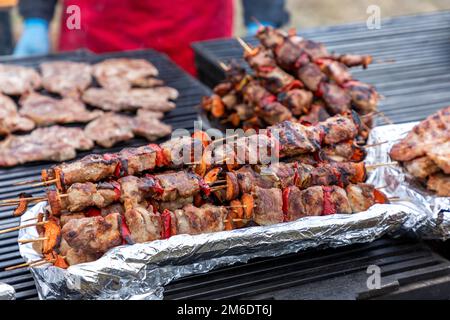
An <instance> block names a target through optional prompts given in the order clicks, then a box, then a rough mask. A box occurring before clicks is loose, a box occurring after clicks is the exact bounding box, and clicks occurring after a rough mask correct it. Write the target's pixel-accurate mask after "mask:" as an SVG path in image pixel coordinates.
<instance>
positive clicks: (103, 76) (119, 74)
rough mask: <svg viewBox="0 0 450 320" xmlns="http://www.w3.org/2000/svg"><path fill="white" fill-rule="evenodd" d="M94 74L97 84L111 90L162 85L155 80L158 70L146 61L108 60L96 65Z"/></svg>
mask: <svg viewBox="0 0 450 320" xmlns="http://www.w3.org/2000/svg"><path fill="white" fill-rule="evenodd" d="M93 73H94V76H95V79H96V80H97V82H98V83H99V84H100V85H101V86H102V87H104V88H109V89H129V88H131V87H132V86H142V87H152V86H154V85H160V84H161V81H158V80H157V79H154V78H153V77H156V76H158V69H156V67H155V66H154V65H153V64H152V63H150V62H149V61H147V60H144V59H127V58H117V59H107V60H104V61H102V62H99V63H97V64H95V65H94V72H93Z"/></svg>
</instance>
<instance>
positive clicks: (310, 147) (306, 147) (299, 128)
mask: <svg viewBox="0 0 450 320" xmlns="http://www.w3.org/2000/svg"><path fill="white" fill-rule="evenodd" d="M270 130H271V133H272V136H274V137H276V138H277V139H278V140H279V143H280V155H281V156H284V157H289V156H294V155H297V154H302V153H312V152H315V151H317V150H319V149H320V140H321V139H320V130H319V129H318V128H316V127H312V126H311V127H307V126H304V125H301V124H299V123H294V122H289V121H284V122H281V123H279V124H277V125H274V126H272V127H270Z"/></svg>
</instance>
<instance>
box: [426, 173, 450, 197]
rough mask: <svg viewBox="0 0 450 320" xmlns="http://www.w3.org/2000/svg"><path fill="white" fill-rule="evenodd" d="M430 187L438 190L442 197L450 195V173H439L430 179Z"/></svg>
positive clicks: (437, 192)
mask: <svg viewBox="0 0 450 320" xmlns="http://www.w3.org/2000/svg"><path fill="white" fill-rule="evenodd" d="M427 187H428V189H430V190H432V191H436V194H437V195H438V196H440V197H450V175H448V174H442V173H437V174H434V175H432V176H431V177H430V178H429V179H428V183H427Z"/></svg>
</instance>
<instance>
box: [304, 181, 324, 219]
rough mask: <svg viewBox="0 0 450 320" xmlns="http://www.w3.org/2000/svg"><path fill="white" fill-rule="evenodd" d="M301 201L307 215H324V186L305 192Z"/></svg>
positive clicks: (311, 188)
mask: <svg viewBox="0 0 450 320" xmlns="http://www.w3.org/2000/svg"><path fill="white" fill-rule="evenodd" d="M301 199H302V204H303V208H304V210H305V211H304V214H305V215H308V216H320V215H322V213H323V209H324V193H323V188H322V186H314V187H310V188H308V189H305V190H303V191H302V194H301Z"/></svg>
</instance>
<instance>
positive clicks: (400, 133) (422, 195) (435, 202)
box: [366, 122, 450, 240]
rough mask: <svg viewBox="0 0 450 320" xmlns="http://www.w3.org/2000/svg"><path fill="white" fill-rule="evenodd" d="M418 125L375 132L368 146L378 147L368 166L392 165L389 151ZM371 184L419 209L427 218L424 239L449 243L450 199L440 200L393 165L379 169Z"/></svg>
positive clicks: (421, 230)
mask: <svg viewBox="0 0 450 320" xmlns="http://www.w3.org/2000/svg"><path fill="white" fill-rule="evenodd" d="M416 124H418V122H413V123H404V124H396V125H386V126H379V127H376V128H374V129H373V130H372V131H371V133H370V136H369V140H368V144H369V145H370V144H378V143H380V145H377V146H376V147H373V148H369V149H368V155H367V160H366V163H367V164H380V163H390V162H392V160H391V159H390V157H389V151H390V150H391V148H392V145H393V144H395V143H396V142H398V141H399V140H400V139H402V138H404V137H405V136H406V134H407V133H408V132H409V131H410V130H411V129H412V128H413V127H414V126H415V125H416ZM368 182H369V183H372V184H374V185H375V186H377V187H383V190H382V191H383V192H384V193H386V194H387V195H388V196H389V197H396V198H398V200H399V201H398V203H401V204H403V205H406V206H410V207H413V208H415V210H419V211H420V212H423V213H425V214H426V217H427V218H426V219H425V221H424V223H422V225H421V226H416V228H417V230H416V232H417V233H418V235H419V236H420V237H422V238H424V239H439V240H447V239H449V238H450V198H449V197H439V196H436V195H435V194H434V193H433V192H431V191H428V190H427V189H426V188H425V186H424V185H423V184H422V183H421V181H419V180H418V179H415V178H414V177H412V176H411V175H409V174H408V173H407V172H406V171H405V170H404V169H403V168H402V167H401V166H399V165H392V166H384V167H378V168H376V169H375V170H374V171H373V172H372V173H371V174H370V176H369V178H368Z"/></svg>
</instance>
